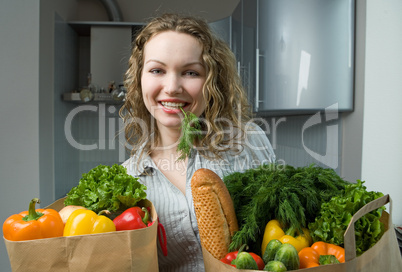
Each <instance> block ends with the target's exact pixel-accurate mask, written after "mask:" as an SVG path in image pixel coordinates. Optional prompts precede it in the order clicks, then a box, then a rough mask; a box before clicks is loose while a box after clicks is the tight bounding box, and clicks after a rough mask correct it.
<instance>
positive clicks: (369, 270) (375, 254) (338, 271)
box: [202, 195, 402, 272]
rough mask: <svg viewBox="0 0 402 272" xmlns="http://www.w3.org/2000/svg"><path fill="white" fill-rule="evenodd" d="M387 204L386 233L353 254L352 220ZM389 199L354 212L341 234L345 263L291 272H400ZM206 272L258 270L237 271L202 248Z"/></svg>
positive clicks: (401, 264)
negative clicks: (360, 251) (371, 244)
mask: <svg viewBox="0 0 402 272" xmlns="http://www.w3.org/2000/svg"><path fill="white" fill-rule="evenodd" d="M387 203H389V213H387V212H383V213H382V217H381V219H380V220H381V222H383V223H384V226H385V232H384V234H383V236H382V237H381V239H380V240H379V241H378V242H377V243H376V244H375V245H374V246H373V247H371V248H370V249H369V250H367V251H366V252H364V253H363V254H362V255H360V256H359V257H356V242H355V230H354V223H355V222H356V221H357V220H358V219H359V218H360V217H362V216H364V215H365V214H367V213H369V212H371V211H372V210H375V209H378V208H380V207H382V206H384V205H385V204H387ZM391 214H392V200H391V198H390V196H389V195H385V196H383V197H380V198H378V199H375V200H373V201H371V202H370V203H368V204H366V205H365V206H363V207H362V208H361V209H360V210H359V211H357V212H356V213H355V214H354V215H353V217H352V218H351V220H350V223H349V226H348V228H347V229H346V231H345V234H344V239H345V240H344V245H345V263H340V264H331V265H322V266H318V267H313V268H305V269H299V270H293V271H300V272H388V271H389V272H391V271H392V272H394V271H395V272H396V271H402V257H401V254H400V251H399V246H398V242H397V238H396V234H395V230H394V227H393V224H392V218H391ZM202 252H203V256H204V264H205V271H206V272H216V271H219V272H231V271H232V272H236V271H237V272H240V271H242V272H247V271H257V270H239V269H236V268H234V267H232V266H230V265H227V264H224V263H223V262H221V261H220V260H217V259H215V258H214V257H213V256H212V255H211V253H209V252H208V251H207V250H206V249H204V248H203V249H202Z"/></svg>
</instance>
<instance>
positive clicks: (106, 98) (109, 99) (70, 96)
mask: <svg viewBox="0 0 402 272" xmlns="http://www.w3.org/2000/svg"><path fill="white" fill-rule="evenodd" d="M62 99H63V101H65V102H70V103H75V104H100V103H105V104H116V105H121V104H123V103H124V100H115V99H113V96H112V94H110V93H95V94H94V97H93V99H91V100H90V101H87V102H85V101H82V100H81V97H80V93H64V94H63V96H62Z"/></svg>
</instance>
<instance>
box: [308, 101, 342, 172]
mask: <svg viewBox="0 0 402 272" xmlns="http://www.w3.org/2000/svg"><path fill="white" fill-rule="evenodd" d="M338 112H339V111H338V103H336V104H333V105H331V106H329V107H327V108H325V113H324V115H325V120H322V118H321V113H320V112H317V113H316V114H314V115H313V116H311V117H310V118H309V119H308V120H307V121H306V122H305V123H304V125H303V127H302V132H301V137H302V145H303V148H304V150H306V152H307V153H308V154H309V155H310V156H311V157H313V158H314V159H315V160H317V161H319V162H320V163H322V164H324V165H326V166H328V167H330V168H334V169H335V168H338V155H339V154H338V153H339V149H338V140H339V134H338V125H337V124H335V125H326V150H325V154H324V155H321V154H319V153H317V152H314V151H313V150H311V149H310V148H308V147H307V146H306V144H305V141H304V140H305V138H304V136H305V131H306V130H308V129H309V128H311V127H313V126H316V125H320V124H322V123H323V122H326V123H330V122H331V121H333V120H337V119H338Z"/></svg>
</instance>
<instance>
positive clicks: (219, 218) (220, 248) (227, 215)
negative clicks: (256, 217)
mask: <svg viewBox="0 0 402 272" xmlns="http://www.w3.org/2000/svg"><path fill="white" fill-rule="evenodd" d="M191 192H192V195H193V202H194V208H195V215H196V217H197V222H198V229H199V232H200V238H201V244H202V246H203V247H204V248H205V249H206V250H208V251H209V252H210V253H211V254H212V256H214V257H215V258H216V259H221V258H223V257H225V255H226V254H227V253H228V249H229V244H230V242H231V237H232V236H233V234H234V233H235V232H236V231H237V230H238V228H239V227H238V224H237V218H236V214H235V210H234V207H233V201H232V199H231V197H230V194H229V191H228V190H227V188H226V186H225V184H224V183H223V181H222V179H221V178H220V177H219V176H218V175H217V174H216V173H215V172H213V171H211V170H209V169H204V168H201V169H198V170H197V171H195V173H194V175H193V177H192V178H191Z"/></svg>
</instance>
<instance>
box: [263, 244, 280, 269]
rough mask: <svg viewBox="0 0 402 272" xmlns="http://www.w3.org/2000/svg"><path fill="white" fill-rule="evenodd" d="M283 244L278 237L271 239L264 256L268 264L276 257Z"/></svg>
mask: <svg viewBox="0 0 402 272" xmlns="http://www.w3.org/2000/svg"><path fill="white" fill-rule="evenodd" d="M281 245H282V242H281V241H279V240H278V239H272V240H271V241H269V243H268V244H267V247H266V248H265V252H264V255H263V256H262V259H263V260H264V263H266V264H267V263H268V262H269V261H273V260H274V259H275V254H276V252H277V251H278V249H279V248H280V246H281Z"/></svg>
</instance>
